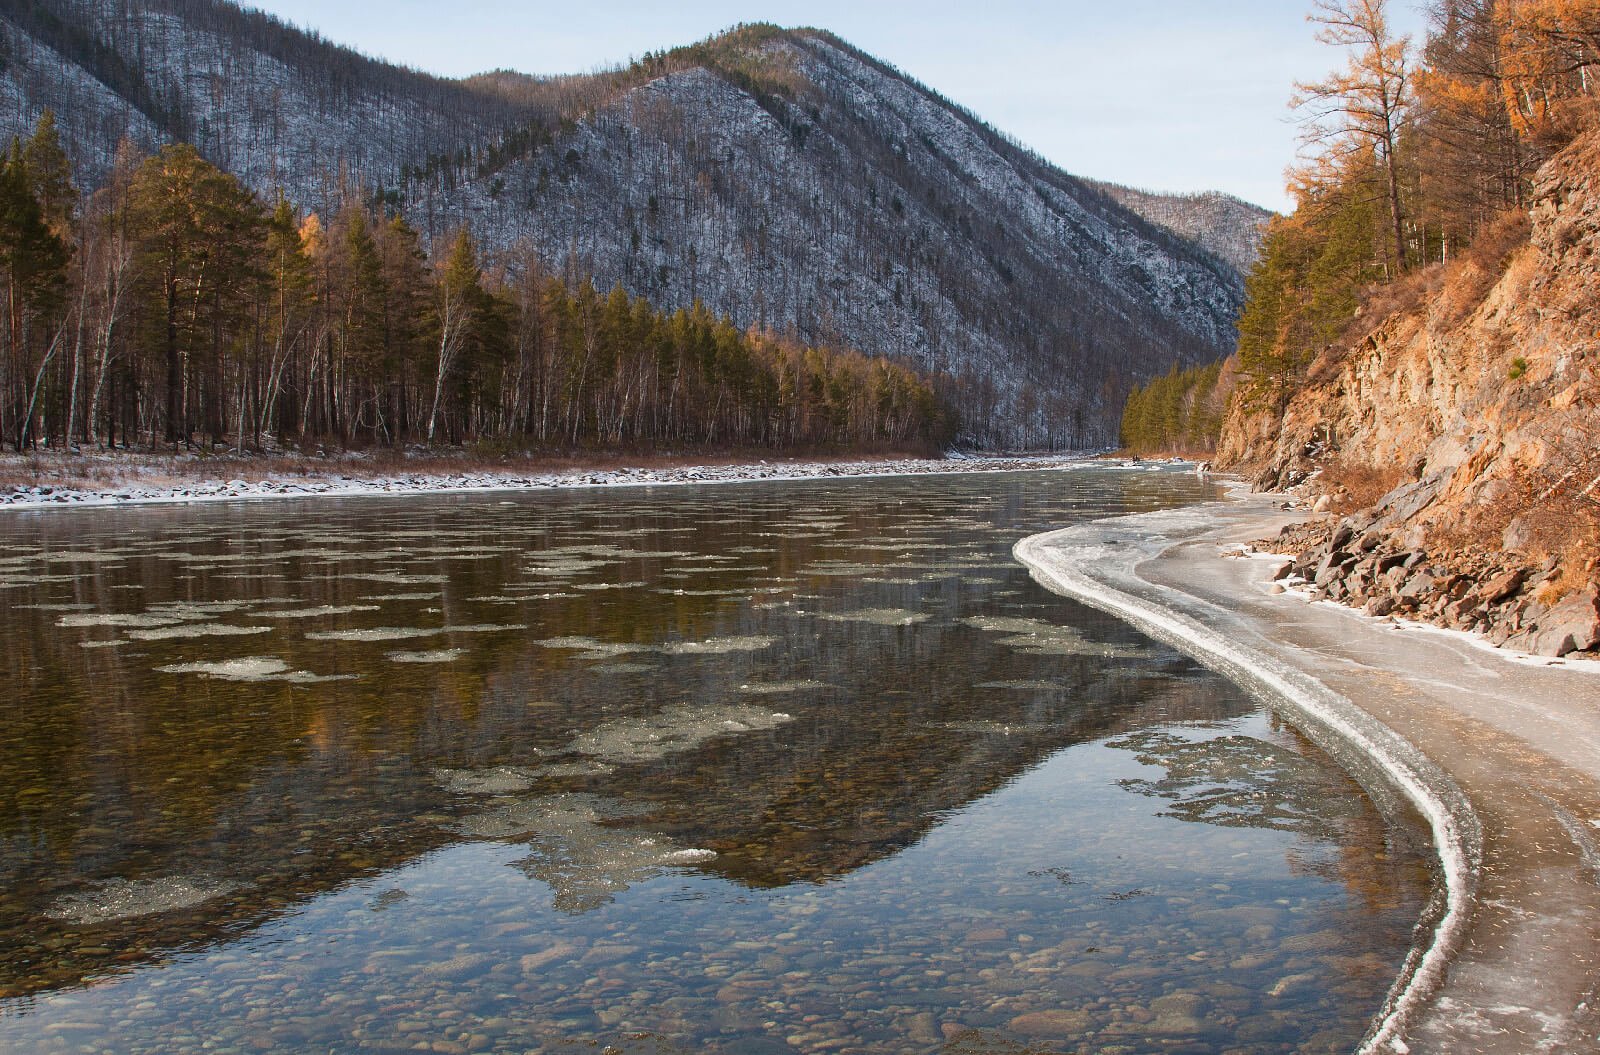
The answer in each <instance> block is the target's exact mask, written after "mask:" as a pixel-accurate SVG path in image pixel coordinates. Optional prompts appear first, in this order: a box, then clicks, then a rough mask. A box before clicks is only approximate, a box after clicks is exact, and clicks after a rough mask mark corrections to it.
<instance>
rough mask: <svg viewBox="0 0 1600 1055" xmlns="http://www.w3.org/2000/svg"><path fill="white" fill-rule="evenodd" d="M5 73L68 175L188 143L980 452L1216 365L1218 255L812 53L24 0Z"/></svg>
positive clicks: (988, 135)
mask: <svg viewBox="0 0 1600 1055" xmlns="http://www.w3.org/2000/svg"><path fill="white" fill-rule="evenodd" d="M18 11H21V12H22V13H21V14H17V13H16V12H18ZM64 27H65V28H64ZM0 54H3V55H4V66H3V69H0V96H4V98H5V100H6V103H7V105H6V106H5V107H3V108H0V133H6V132H15V131H20V130H23V129H24V128H25V126H26V125H28V124H30V123H31V122H32V120H33V118H34V116H35V115H36V114H37V113H38V112H39V110H41V109H42V108H44V107H47V106H48V107H51V108H53V109H55V110H56V111H57V112H58V114H60V115H61V118H62V121H61V124H62V133H63V137H64V139H65V140H66V142H67V143H68V146H69V149H70V150H71V151H72V153H73V155H74V157H75V159H76V160H77V162H78V165H79V171H80V172H81V173H85V174H86V175H87V177H88V180H89V181H90V182H97V181H98V180H99V179H100V178H101V177H102V176H103V174H104V173H105V172H106V171H107V169H108V168H109V165H110V162H111V159H112V157H113V154H114V151H115V149H116V144H117V142H118V141H119V140H120V139H121V138H122V137H123V136H125V135H126V136H129V137H131V138H132V139H133V140H134V141H135V142H137V143H138V144H140V145H141V146H143V147H144V148H146V149H153V148H154V147H156V146H157V145H159V144H160V143H162V142H164V141H170V140H175V139H181V140H187V141H190V142H193V143H194V144H195V145H196V146H197V147H198V148H199V149H200V150H201V152H202V153H203V154H204V155H205V156H206V157H207V158H209V159H210V160H211V161H213V162H215V163H217V164H219V165H221V166H222V167H224V168H227V169H229V170H231V171H233V172H234V173H236V174H237V175H239V176H240V177H241V178H242V179H243V180H244V181H245V182H246V183H247V184H249V185H250V186H251V187H253V188H255V189H256V190H257V191H258V192H259V193H262V194H263V195H270V194H272V193H274V192H275V191H276V189H277V188H282V189H283V190H284V192H285V193H287V194H288V196H289V197H290V198H292V199H293V200H295V201H297V202H298V203H299V204H301V205H302V206H305V207H309V208H316V209H328V208H338V207H339V206H340V204H341V200H348V196H349V195H350V194H351V193H353V192H356V193H361V194H363V195H365V196H366V198H367V200H369V201H370V200H381V201H382V202H383V203H384V205H385V207H386V208H389V209H392V210H397V211H400V212H403V213H404V214H405V215H406V217H407V218H408V219H409V220H410V222H411V223H412V224H413V225H414V226H415V227H416V228H417V229H419V230H420V231H422V232H423V234H424V236H425V237H429V238H438V237H444V236H446V235H447V234H449V233H450V232H453V231H454V230H456V229H458V228H461V227H468V228H471V229H472V230H473V231H474V232H475V234H476V235H477V236H478V239H479V241H480V242H481V244H483V245H484V246H485V247H486V248H487V249H488V250H490V251H491V252H494V251H504V250H510V249H512V248H513V247H515V248H516V250H517V255H518V256H520V257H523V258H525V257H526V256H527V253H528V251H529V250H530V249H531V251H532V252H533V253H535V254H536V255H537V256H538V257H539V258H540V259H541V260H542V262H543V266H544V267H546V268H547V269H549V270H551V271H553V272H555V273H557V274H562V275H564V276H565V277H566V278H567V279H568V280H569V281H571V282H574V283H577V282H582V281H585V280H590V281H593V282H594V283H595V284H596V285H598V286H600V287H601V288H609V287H611V286H613V285H618V284H620V285H621V286H623V287H624V288H626V289H627V290H628V291H629V292H631V293H633V294H635V295H638V296H643V297H646V298H648V299H650V300H651V301H652V302H653V303H655V304H656V305H657V306H659V307H661V308H665V309H668V310H670V309H673V308H676V307H680V306H686V305H688V304H691V303H693V302H695V301H701V302H703V303H705V304H706V305H707V306H708V307H709V308H711V309H712V310H714V311H717V312H719V313H723V314H727V315H729V316H731V317H732V318H734V319H735V320H736V321H737V322H738V323H739V324H740V325H741V326H754V327H760V328H765V329H771V330H775V331H782V332H789V333H792V334H794V335H796V336H798V337H800V338H802V339H804V340H806V341H808V342H810V343H813V344H831V345H836V346H849V347H855V348H859V349H861V350H862V351H865V352H869V353H874V354H887V355H892V356H895V357H897V358H899V359H901V360H903V361H906V362H909V363H912V364H914V365H916V366H918V367H920V368H922V369H924V370H929V371H932V372H935V373H937V374H940V375H941V376H942V377H943V378H944V380H943V381H942V382H941V383H942V384H943V385H944V386H945V388H946V389H947V394H949V395H950V397H951V398H952V399H953V400H954V401H955V402H956V403H958V404H959V405H960V406H961V408H962V411H963V413H964V415H965V417H966V422H967V433H968V437H969V439H971V440H973V441H975V442H982V443H990V444H999V445H1010V446H1021V445H1055V446H1062V445H1075V446H1089V445H1095V444H1104V443H1109V442H1113V441H1114V439H1115V428H1116V421H1117V417H1118V414H1119V412H1120V409H1121V403H1122V397H1123V393H1124V392H1125V391H1126V390H1127V387H1128V386H1129V384H1130V383H1132V382H1134V381H1137V380H1141V379H1145V378H1148V377H1151V376H1154V375H1156V374H1160V373H1164V372H1166V370H1167V369H1169V368H1170V367H1171V366H1173V365H1174V364H1181V365H1190V364H1194V363H1198V362H1203V361H1210V360H1213V359H1216V358H1219V357H1220V356H1222V355H1223V354H1225V353H1226V352H1227V351H1229V350H1230V349H1231V346H1232V344H1233V339H1234V334H1233V322H1232V320H1233V318H1234V316H1235V313H1236V312H1237V309H1238V307H1239V304H1240V300H1241V297H1242V283H1241V279H1240V275H1239V273H1238V270H1237V269H1236V267H1235V266H1230V265H1229V264H1228V263H1226V262H1224V260H1223V259H1219V255H1222V256H1224V258H1226V257H1225V254H1218V255H1214V253H1213V252H1212V251H1208V250H1207V249H1206V248H1202V247H1201V246H1200V245H1198V244H1196V242H1195V241H1194V240H1192V237H1193V236H1192V234H1191V232H1189V231H1187V230H1185V229H1184V228H1182V227H1181V226H1179V225H1176V224H1173V223H1170V222H1165V221H1163V220H1161V219H1160V218H1159V217H1153V218H1147V215H1141V212H1145V213H1147V214H1148V212H1149V210H1148V209H1147V208H1141V206H1140V202H1139V201H1133V200H1132V199H1127V198H1126V197H1124V198H1119V197H1118V194H1117V192H1116V191H1115V190H1114V189H1107V188H1102V187H1097V186H1095V185H1091V184H1089V183H1087V182H1085V181H1083V180H1080V179H1077V178H1076V177H1073V176H1071V175H1069V174H1067V173H1065V172H1062V171H1061V170H1059V169H1057V168H1056V167H1054V166H1053V165H1051V164H1050V163H1049V162H1047V161H1046V160H1044V159H1043V158H1041V157H1039V156H1038V155H1036V154H1034V153H1032V152H1030V151H1028V150H1027V149H1025V148H1024V147H1022V146H1021V145H1019V144H1017V143H1016V142H1015V141H1013V140H1011V139H1010V138H1009V137H1007V136H1005V135H1003V134H1002V133H1000V132H998V131H996V130H995V129H993V128H991V127H990V126H988V125H987V124H985V123H984V122H982V121H981V120H979V119H978V118H977V117H976V116H975V115H973V114H971V113H970V112H968V111H967V110H965V109H963V108H961V107H960V106H958V105H956V104H954V103H952V102H950V101H949V100H947V99H945V98H943V97H942V96H940V95H939V94H938V93H937V92H934V91H933V90H931V89H929V88H928V87H926V86H925V85H922V84H919V83H918V82H916V81H915V80H913V79H912V78H910V77H907V76H906V75H904V74H903V73H901V72H900V71H898V70H896V69H895V68H894V67H893V66H891V65H889V64H888V63H885V62H882V61H880V60H878V59H875V58H873V57H872V56H870V55H867V54H866V53H864V52H862V51H860V50H859V49H856V48H854V47H852V46H851V45H849V44H848V43H846V42H844V41H842V40H840V39H839V38H837V37H836V36H834V35H833V34H831V33H828V32H826V31H823V30H817V29H809V28H796V29H786V28H783V27H780V26H776V25H772V24H770V23H752V24H747V25H741V26H736V27H734V28H732V29H730V30H727V31H725V32H723V33H719V34H716V35H714V36H711V37H708V38H706V39H705V40H702V41H699V42H697V43H694V44H689V45H685V46H682V47H678V48H671V49H666V50H663V51H659V52H652V53H649V54H646V55H644V56H642V57H640V58H639V59H637V60H635V61H633V62H631V63H629V64H627V65H625V66H618V67H616V68H614V69H612V70H609V71H601V72H599V73H595V74H585V75H572V76H553V77H538V76H530V75H526V74H520V73H515V72H512V71H506V70H495V71H490V72H487V73H483V74H479V75H477V76H475V77H471V78H467V79H465V80H460V81H452V80H444V79H441V78H436V77H431V76H429V75H426V74H422V73H418V72H417V71H414V70H408V69H405V68H402V67H397V66H392V65H389V64H386V63H382V62H379V61H377V60H374V59H370V58H367V57H365V56H362V55H360V54H359V53H357V52H353V51H350V50H349V49H343V48H339V47H337V46H336V45H333V44H330V43H328V42H326V41H323V40H322V39H321V38H319V37H317V36H316V35H315V34H310V33H306V32H303V31H300V30H298V29H295V28H294V27H291V26H288V25H285V24H284V23H281V22H278V21H276V20H273V19H270V18H265V17H258V16H256V15H253V14H251V13H248V12H244V11H241V10H240V9H238V8H236V7H234V6H232V5H230V4H226V3H223V2H221V0H148V2H146V3H143V4H140V5H138V6H137V7H136V8H128V7H125V6H124V5H120V4H117V3H115V2H113V0H39V2H37V3H33V4H30V5H27V6H26V7H25V8H24V7H18V6H17V5H8V6H7V7H5V8H0ZM1130 193H1133V192H1130ZM1130 202H1131V204H1132V206H1133V207H1129V203H1130ZM1152 221H1153V222H1152Z"/></svg>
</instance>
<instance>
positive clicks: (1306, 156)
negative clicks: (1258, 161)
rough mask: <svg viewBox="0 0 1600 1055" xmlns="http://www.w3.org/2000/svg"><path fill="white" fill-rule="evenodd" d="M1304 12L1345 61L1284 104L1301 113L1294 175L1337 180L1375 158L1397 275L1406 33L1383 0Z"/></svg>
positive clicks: (1336, 2)
mask: <svg viewBox="0 0 1600 1055" xmlns="http://www.w3.org/2000/svg"><path fill="white" fill-rule="evenodd" d="M1306 17H1307V20H1308V21H1310V22H1311V23H1313V24H1314V25H1316V26H1317V27H1318V28H1317V39H1318V40H1319V41H1321V42H1322V43H1324V44H1330V45H1333V46H1335V47H1339V48H1344V49H1346V51H1347V61H1346V63H1345V67H1344V69H1342V70H1339V71H1336V72H1335V73H1333V74H1331V75H1329V76H1328V77H1327V78H1326V79H1324V80H1321V81H1312V82H1308V83H1301V84H1296V85H1295V95H1294V97H1293V99H1292V100H1291V102H1290V105H1291V106H1292V107H1293V108H1294V109H1296V110H1297V111H1299V112H1300V113H1301V114H1302V115H1303V116H1302V124H1303V130H1302V132H1301V147H1302V150H1303V152H1304V153H1303V158H1302V162H1301V171H1300V173H1299V177H1300V178H1302V179H1304V178H1307V177H1309V178H1313V179H1321V178H1325V177H1326V178H1333V179H1336V180H1340V181H1342V180H1343V179H1345V178H1348V177H1349V176H1350V175H1351V174H1352V172H1353V170H1354V169H1355V168H1356V167H1358V166H1362V165H1364V164H1366V163H1367V161H1368V160H1369V159H1374V160H1376V162H1377V164H1378V166H1379V169H1380V170H1381V172H1382V173H1383V177H1384V181H1385V184H1386V186H1385V195H1386V197H1387V200H1388V212H1389V222H1390V224H1391V226H1392V231H1391V234H1392V237H1393V251H1394V268H1395V273H1396V274H1398V273H1399V272H1401V271H1403V270H1405V266H1406V214H1405V209H1404V207H1403V205H1402V203H1401V191H1400V189H1401V182H1402V180H1401V171H1400V156H1399V155H1400V142H1401V138H1402V134H1403V131H1404V126H1405V122H1406V120H1407V118H1408V116H1409V114H1410V110H1411V104H1412V86H1411V66H1410V54H1411V39H1410V38H1409V37H1406V36H1395V35H1394V33H1393V31H1392V30H1391V29H1390V27H1389V17H1388V3H1387V0H1313V3H1312V10H1311V14H1309V15H1307V16H1306Z"/></svg>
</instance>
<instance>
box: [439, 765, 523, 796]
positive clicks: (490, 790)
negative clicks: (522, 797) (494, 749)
mask: <svg viewBox="0 0 1600 1055" xmlns="http://www.w3.org/2000/svg"><path fill="white" fill-rule="evenodd" d="M433 779H434V780H435V781H437V782H438V784H439V786H440V787H441V788H443V789H444V790H446V791H448V792H450V793H451V794H453V795H514V794H516V793H518V792H522V791H527V790H528V789H529V788H531V787H533V785H534V783H535V781H536V780H537V779H538V777H537V776H536V775H535V774H534V773H533V772H532V771H530V770H527V769H524V768H522V767H521V766H494V767H492V768H489V769H435V770H434V771H433Z"/></svg>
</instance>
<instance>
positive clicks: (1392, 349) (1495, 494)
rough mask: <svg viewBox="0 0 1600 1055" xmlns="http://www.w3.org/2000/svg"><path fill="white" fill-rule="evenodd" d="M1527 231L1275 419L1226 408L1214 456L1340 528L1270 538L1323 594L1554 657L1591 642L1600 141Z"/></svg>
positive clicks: (1438, 279) (1455, 268)
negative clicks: (1311, 498) (1310, 501)
mask: <svg viewBox="0 0 1600 1055" xmlns="http://www.w3.org/2000/svg"><path fill="white" fill-rule="evenodd" d="M1527 232H1528V233H1527V237H1526V239H1525V240H1521V239H1515V240H1509V241H1508V242H1507V243H1505V244H1502V245H1500V246H1497V247H1496V248H1495V251H1494V252H1493V253H1489V252H1478V253H1474V254H1469V255H1467V256H1465V257H1463V258H1462V259H1460V260H1458V261H1456V262H1455V263H1453V264H1451V265H1449V266H1448V267H1444V268H1435V269H1432V270H1430V271H1429V272H1425V273H1423V274H1421V275H1417V276H1413V277H1412V278H1410V279H1408V280H1407V283H1408V285H1407V286H1406V287H1405V288H1403V289H1402V290H1401V291H1400V293H1399V294H1397V296H1398V298H1399V299H1400V300H1401V301H1402V302H1403V303H1402V306H1401V307H1400V308H1398V309H1397V310H1393V311H1391V312H1390V313H1388V314H1386V315H1384V316H1382V317H1376V316H1375V317H1374V318H1373V319H1372V320H1371V324H1370V326H1368V327H1366V328H1365V329H1364V332H1363V331H1360V330H1358V331H1357V336H1356V337H1355V338H1354V339H1352V340H1350V341H1348V342H1345V343H1343V344H1342V345H1341V346H1339V347H1336V348H1333V349H1330V350H1329V351H1328V352H1327V353H1325V354H1324V355H1323V357H1322V358H1321V360H1320V361H1319V362H1317V363H1316V364H1315V365H1314V366H1313V368H1312V371H1311V374H1310V376H1309V378H1308V380H1307V383H1306V385H1305V387H1304V388H1303V390H1302V391H1301V392H1300V393H1299V394H1298V395H1297V396H1296V397H1295V399H1294V400H1292V401H1291V403H1290V405H1289V407H1288V409H1287V412H1286V414H1285V415H1284V417H1283V420H1282V422H1281V423H1280V422H1278V421H1276V420H1269V419H1268V418H1267V417H1266V416H1265V415H1261V414H1249V413H1246V412H1244V411H1242V410H1240V409H1239V408H1237V407H1236V408H1235V410H1234V412H1233V414H1232V416H1231V417H1230V420H1229V421H1228V423H1227V426H1226V428H1225V431H1224V436H1223V440H1222V444H1221V449H1220V451H1219V455H1218V462H1219V463H1220V464H1221V465H1223V466H1226V467H1228V468H1232V469H1234V470H1235V471H1241V472H1244V473H1246V474H1247V475H1249V476H1251V477H1252V478H1253V479H1254V480H1255V481H1256V483H1257V485H1258V486H1259V487H1260V488H1262V489H1274V488H1285V487H1296V488H1300V489H1303V490H1305V491H1307V492H1309V493H1310V494H1313V495H1327V496H1328V497H1329V499H1330V505H1331V507H1332V509H1333V510H1335V512H1336V513H1339V512H1342V513H1344V514H1345V515H1344V516H1343V517H1342V518H1339V517H1337V516H1336V517H1335V518H1333V519H1332V520H1330V521H1329V522H1328V523H1326V524H1324V525H1322V526H1321V527H1320V528H1318V529H1316V534H1314V535H1312V534H1303V535H1297V536H1294V537H1293V538H1291V539H1288V540H1285V542H1283V543H1280V544H1279V548H1288V549H1296V551H1297V552H1299V553H1300V559H1299V561H1298V563H1297V564H1296V566H1295V571H1296V572H1298V573H1299V574H1301V575H1302V576H1304V577H1305V578H1306V579H1307V580H1308V581H1310V582H1311V583H1312V584H1313V586H1314V587H1315V589H1317V590H1318V591H1321V592H1322V593H1323V594H1324V595H1326V596H1328V597H1330V598H1332V599H1334V600H1344V601H1347V602H1349V603H1355V604H1359V605H1361V606H1363V607H1366V608H1367V610H1368V611H1377V612H1379V613H1380V614H1381V613H1382V612H1384V611H1387V610H1393V611H1395V612H1396V613H1397V614H1406V615H1413V616H1416V617H1419V618H1424V619H1428V620H1430V621H1433V622H1437V623H1442V624H1445V625H1450V626H1458V627H1462V628H1466V629H1478V630H1482V631H1484V632H1486V633H1488V634H1489V635H1490V636H1491V637H1492V638H1493V639H1494V640H1496V641H1497V642H1499V643H1503V644H1506V645H1508V646H1511V647H1516V648H1520V649H1524V650H1527V651H1531V652H1536V653H1540V654H1544V655H1562V654H1565V653H1568V652H1572V651H1575V650H1584V649H1590V648H1593V647H1595V646H1596V644H1597V643H1600V620H1597V618H1596V610H1595V596H1596V580H1597V574H1596V556H1597V551H1600V545H1597V544H1600V538H1597V531H1600V406H1597V396H1600V137H1597V136H1594V135H1591V136H1589V137H1586V138H1584V139H1581V140H1579V141H1578V142H1576V143H1574V144H1573V145H1572V146H1570V147H1569V148H1567V149H1566V150H1565V151H1563V152H1562V153H1560V154H1559V155H1557V156H1556V157H1555V158H1553V159H1552V160H1551V161H1550V163H1549V164H1547V165H1546V166H1545V167H1544V169H1543V170H1541V172H1540V174H1539V178H1538V180H1537V183H1536V186H1535V190H1534V195H1533V202H1532V207H1531V209H1530V211H1529V223H1528V226H1527Z"/></svg>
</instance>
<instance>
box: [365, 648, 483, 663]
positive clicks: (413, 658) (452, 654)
mask: <svg viewBox="0 0 1600 1055" xmlns="http://www.w3.org/2000/svg"><path fill="white" fill-rule="evenodd" d="M466 654H467V653H466V650H465V649H460V648H438V649H434V650H433V651H432V652H386V653H384V658H385V659H387V660H388V661H389V662H391V663H453V662H455V661H456V660H458V659H460V658H461V657H462V656H464V655H466Z"/></svg>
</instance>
